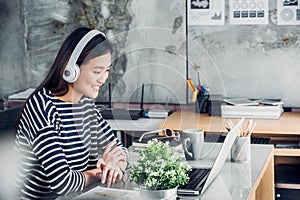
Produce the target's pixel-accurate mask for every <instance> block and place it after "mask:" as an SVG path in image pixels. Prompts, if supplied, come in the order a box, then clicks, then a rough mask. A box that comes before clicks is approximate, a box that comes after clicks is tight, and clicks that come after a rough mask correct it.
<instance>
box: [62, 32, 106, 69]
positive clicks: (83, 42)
mask: <svg viewBox="0 0 300 200" xmlns="http://www.w3.org/2000/svg"><path fill="white" fill-rule="evenodd" d="M99 34H101V35H103V37H104V38H106V35H105V34H104V33H102V32H101V31H98V30H91V31H89V32H88V33H87V34H85V35H84V36H83V37H82V38H81V40H80V41H79V42H78V43H77V45H76V47H75V49H74V51H73V52H72V55H71V57H70V59H69V61H68V64H67V65H72V66H73V65H75V64H76V62H77V60H78V58H79V56H80V54H81V52H82V50H83V49H84V47H85V45H87V43H88V42H89V41H90V40H91V39H92V38H93V37H95V36H96V35H99Z"/></svg>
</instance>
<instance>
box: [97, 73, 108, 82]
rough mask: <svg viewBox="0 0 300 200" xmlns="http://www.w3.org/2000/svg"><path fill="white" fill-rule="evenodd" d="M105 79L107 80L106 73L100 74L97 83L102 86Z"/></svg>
mask: <svg viewBox="0 0 300 200" xmlns="http://www.w3.org/2000/svg"><path fill="white" fill-rule="evenodd" d="M107 78H108V73H100V74H99V76H98V79H97V82H98V83H101V84H104V83H105V81H106V79H107Z"/></svg>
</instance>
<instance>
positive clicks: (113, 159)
mask: <svg viewBox="0 0 300 200" xmlns="http://www.w3.org/2000/svg"><path fill="white" fill-rule="evenodd" d="M115 144H116V141H112V142H110V143H109V144H108V145H107V146H106V148H105V151H104V153H103V155H102V159H103V160H104V162H105V163H111V164H112V166H114V165H116V164H117V163H118V162H119V161H126V156H127V155H126V153H125V152H124V150H123V149H122V148H121V147H119V146H115ZM98 163H99V161H98ZM98 163H97V167H99V166H100V165H99V164H98Z"/></svg>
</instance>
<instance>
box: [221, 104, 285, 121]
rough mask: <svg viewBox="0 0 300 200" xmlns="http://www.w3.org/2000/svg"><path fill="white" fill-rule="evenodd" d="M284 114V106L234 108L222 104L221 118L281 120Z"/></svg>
mask: <svg viewBox="0 0 300 200" xmlns="http://www.w3.org/2000/svg"><path fill="white" fill-rule="evenodd" d="M282 112H283V107H282V105H276V106H271V105H263V106H233V105H227V104H222V105H221V116H222V117H224V118H241V117H245V118H265V119H279V118H280V116H281V114H282Z"/></svg>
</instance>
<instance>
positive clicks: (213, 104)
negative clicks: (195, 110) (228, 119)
mask: <svg viewBox="0 0 300 200" xmlns="http://www.w3.org/2000/svg"><path fill="white" fill-rule="evenodd" d="M222 102H223V96H222V95H218V94H212V95H210V97H209V101H208V115H209V116H221V104H222Z"/></svg>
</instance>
